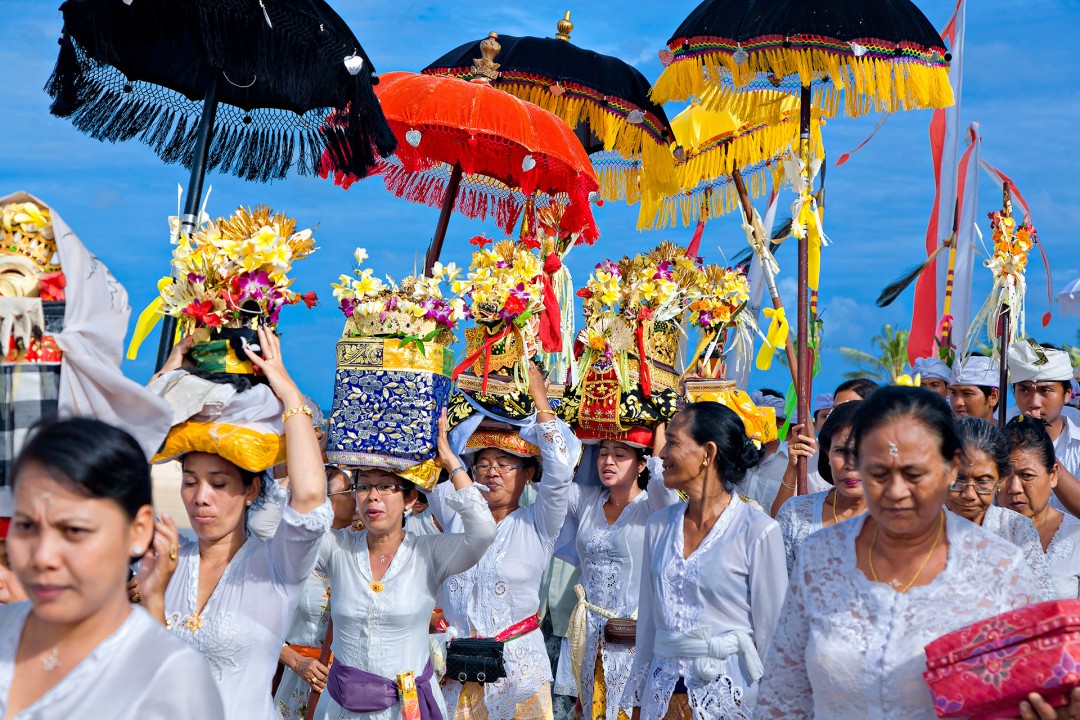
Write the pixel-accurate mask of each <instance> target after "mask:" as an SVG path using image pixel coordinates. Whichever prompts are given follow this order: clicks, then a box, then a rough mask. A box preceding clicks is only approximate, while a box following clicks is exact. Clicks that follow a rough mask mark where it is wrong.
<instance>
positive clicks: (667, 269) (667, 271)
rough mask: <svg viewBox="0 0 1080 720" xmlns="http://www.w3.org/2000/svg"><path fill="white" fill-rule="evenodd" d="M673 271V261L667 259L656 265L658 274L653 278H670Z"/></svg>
mask: <svg viewBox="0 0 1080 720" xmlns="http://www.w3.org/2000/svg"><path fill="white" fill-rule="evenodd" d="M672 273H673V270H672V267H671V263H669V262H668V261H667V260H665V261H664V262H662V263H660V264H659V265H657V266H656V274H655V275H653V280H670V279H671V276H672Z"/></svg>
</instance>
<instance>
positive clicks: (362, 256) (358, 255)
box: [352, 247, 368, 265]
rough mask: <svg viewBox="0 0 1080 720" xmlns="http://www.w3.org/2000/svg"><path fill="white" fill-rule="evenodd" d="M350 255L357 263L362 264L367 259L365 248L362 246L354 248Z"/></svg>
mask: <svg viewBox="0 0 1080 720" xmlns="http://www.w3.org/2000/svg"><path fill="white" fill-rule="evenodd" d="M352 256H353V259H354V260H356V264H357V265H363V264H364V261H365V260H367V259H368V254H367V250H365V249H364V248H362V247H358V248H356V250H354V251H353V254H352Z"/></svg>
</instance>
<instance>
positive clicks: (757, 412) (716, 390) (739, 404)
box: [686, 380, 776, 444]
mask: <svg viewBox="0 0 1080 720" xmlns="http://www.w3.org/2000/svg"><path fill="white" fill-rule="evenodd" d="M686 397H687V399H688V400H690V402H718V403H720V404H721V405H724V406H726V407H728V408H730V409H732V410H734V411H735V414H736V415H738V416H739V417H740V418H742V421H743V424H744V425H745V426H746V435H747V437H750V438H753V439H754V440H757V441H758V442H760V443H761V444H765V443H767V442H772V441H773V440H776V411H775V410H773V409H772V408H760V407H758V406H757V405H755V404H754V402H753V400H751V399H750V396H749V395H747V394H746V393H745V392H743V391H742V390H739V389H738V388H736V387H735V383H733V382H731V381H730V380H704V381H702V380H688V381H687V382H686Z"/></svg>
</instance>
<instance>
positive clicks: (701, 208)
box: [637, 163, 784, 230]
mask: <svg viewBox="0 0 1080 720" xmlns="http://www.w3.org/2000/svg"><path fill="white" fill-rule="evenodd" d="M783 179H784V168H783V166H782V165H781V164H780V163H773V164H772V165H769V166H764V167H758V168H756V169H755V170H752V171H749V172H745V171H744V174H743V180H745V181H746V191H747V193H749V195H750V197H751V198H760V197H762V196H764V195H765V194H766V193H767V192H768V191H769V189H770V188H771V187H773V185H775V184H778V183H781V182H783ZM738 208H739V193H738V191H737V190H736V189H735V184H734V183H730V182H729V183H726V184H724V185H721V186H719V187H710V188H707V189H704V190H699V191H696V192H686V193H679V194H678V195H673V196H669V197H651V196H648V195H644V196H642V198H641V204H640V205H639V206H638V225H637V227H638V230H658V229H661V228H664V227H675V226H676V225H677V224H678V223H679V222H681V223H682V225H683V227H688V226H690V225H693V224H695V223H697V221H698V220H699V219H700V218H702V217H703V216H704V218H705V219H708V218H715V217H720V216H721V215H724V214H726V213H729V212H732V211H733V210H737V209H738Z"/></svg>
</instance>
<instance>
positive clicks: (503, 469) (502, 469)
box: [473, 463, 525, 475]
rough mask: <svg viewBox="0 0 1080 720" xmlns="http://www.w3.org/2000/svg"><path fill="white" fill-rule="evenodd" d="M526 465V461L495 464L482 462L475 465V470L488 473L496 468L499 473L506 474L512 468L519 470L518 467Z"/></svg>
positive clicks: (479, 472) (481, 473) (482, 473)
mask: <svg viewBox="0 0 1080 720" xmlns="http://www.w3.org/2000/svg"><path fill="white" fill-rule="evenodd" d="M523 467H525V465H524V463H517V464H510V463H496V464H494V465H492V464H490V463H481V464H480V465H473V470H475V471H476V472H477V473H478V474H480V475H486V474H487V473H489V472H490V471H492V470H494V471H495V472H496V473H498V474H499V475H505V474H506V473H508V472H510V471H511V470H517V469H518V468H523Z"/></svg>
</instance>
